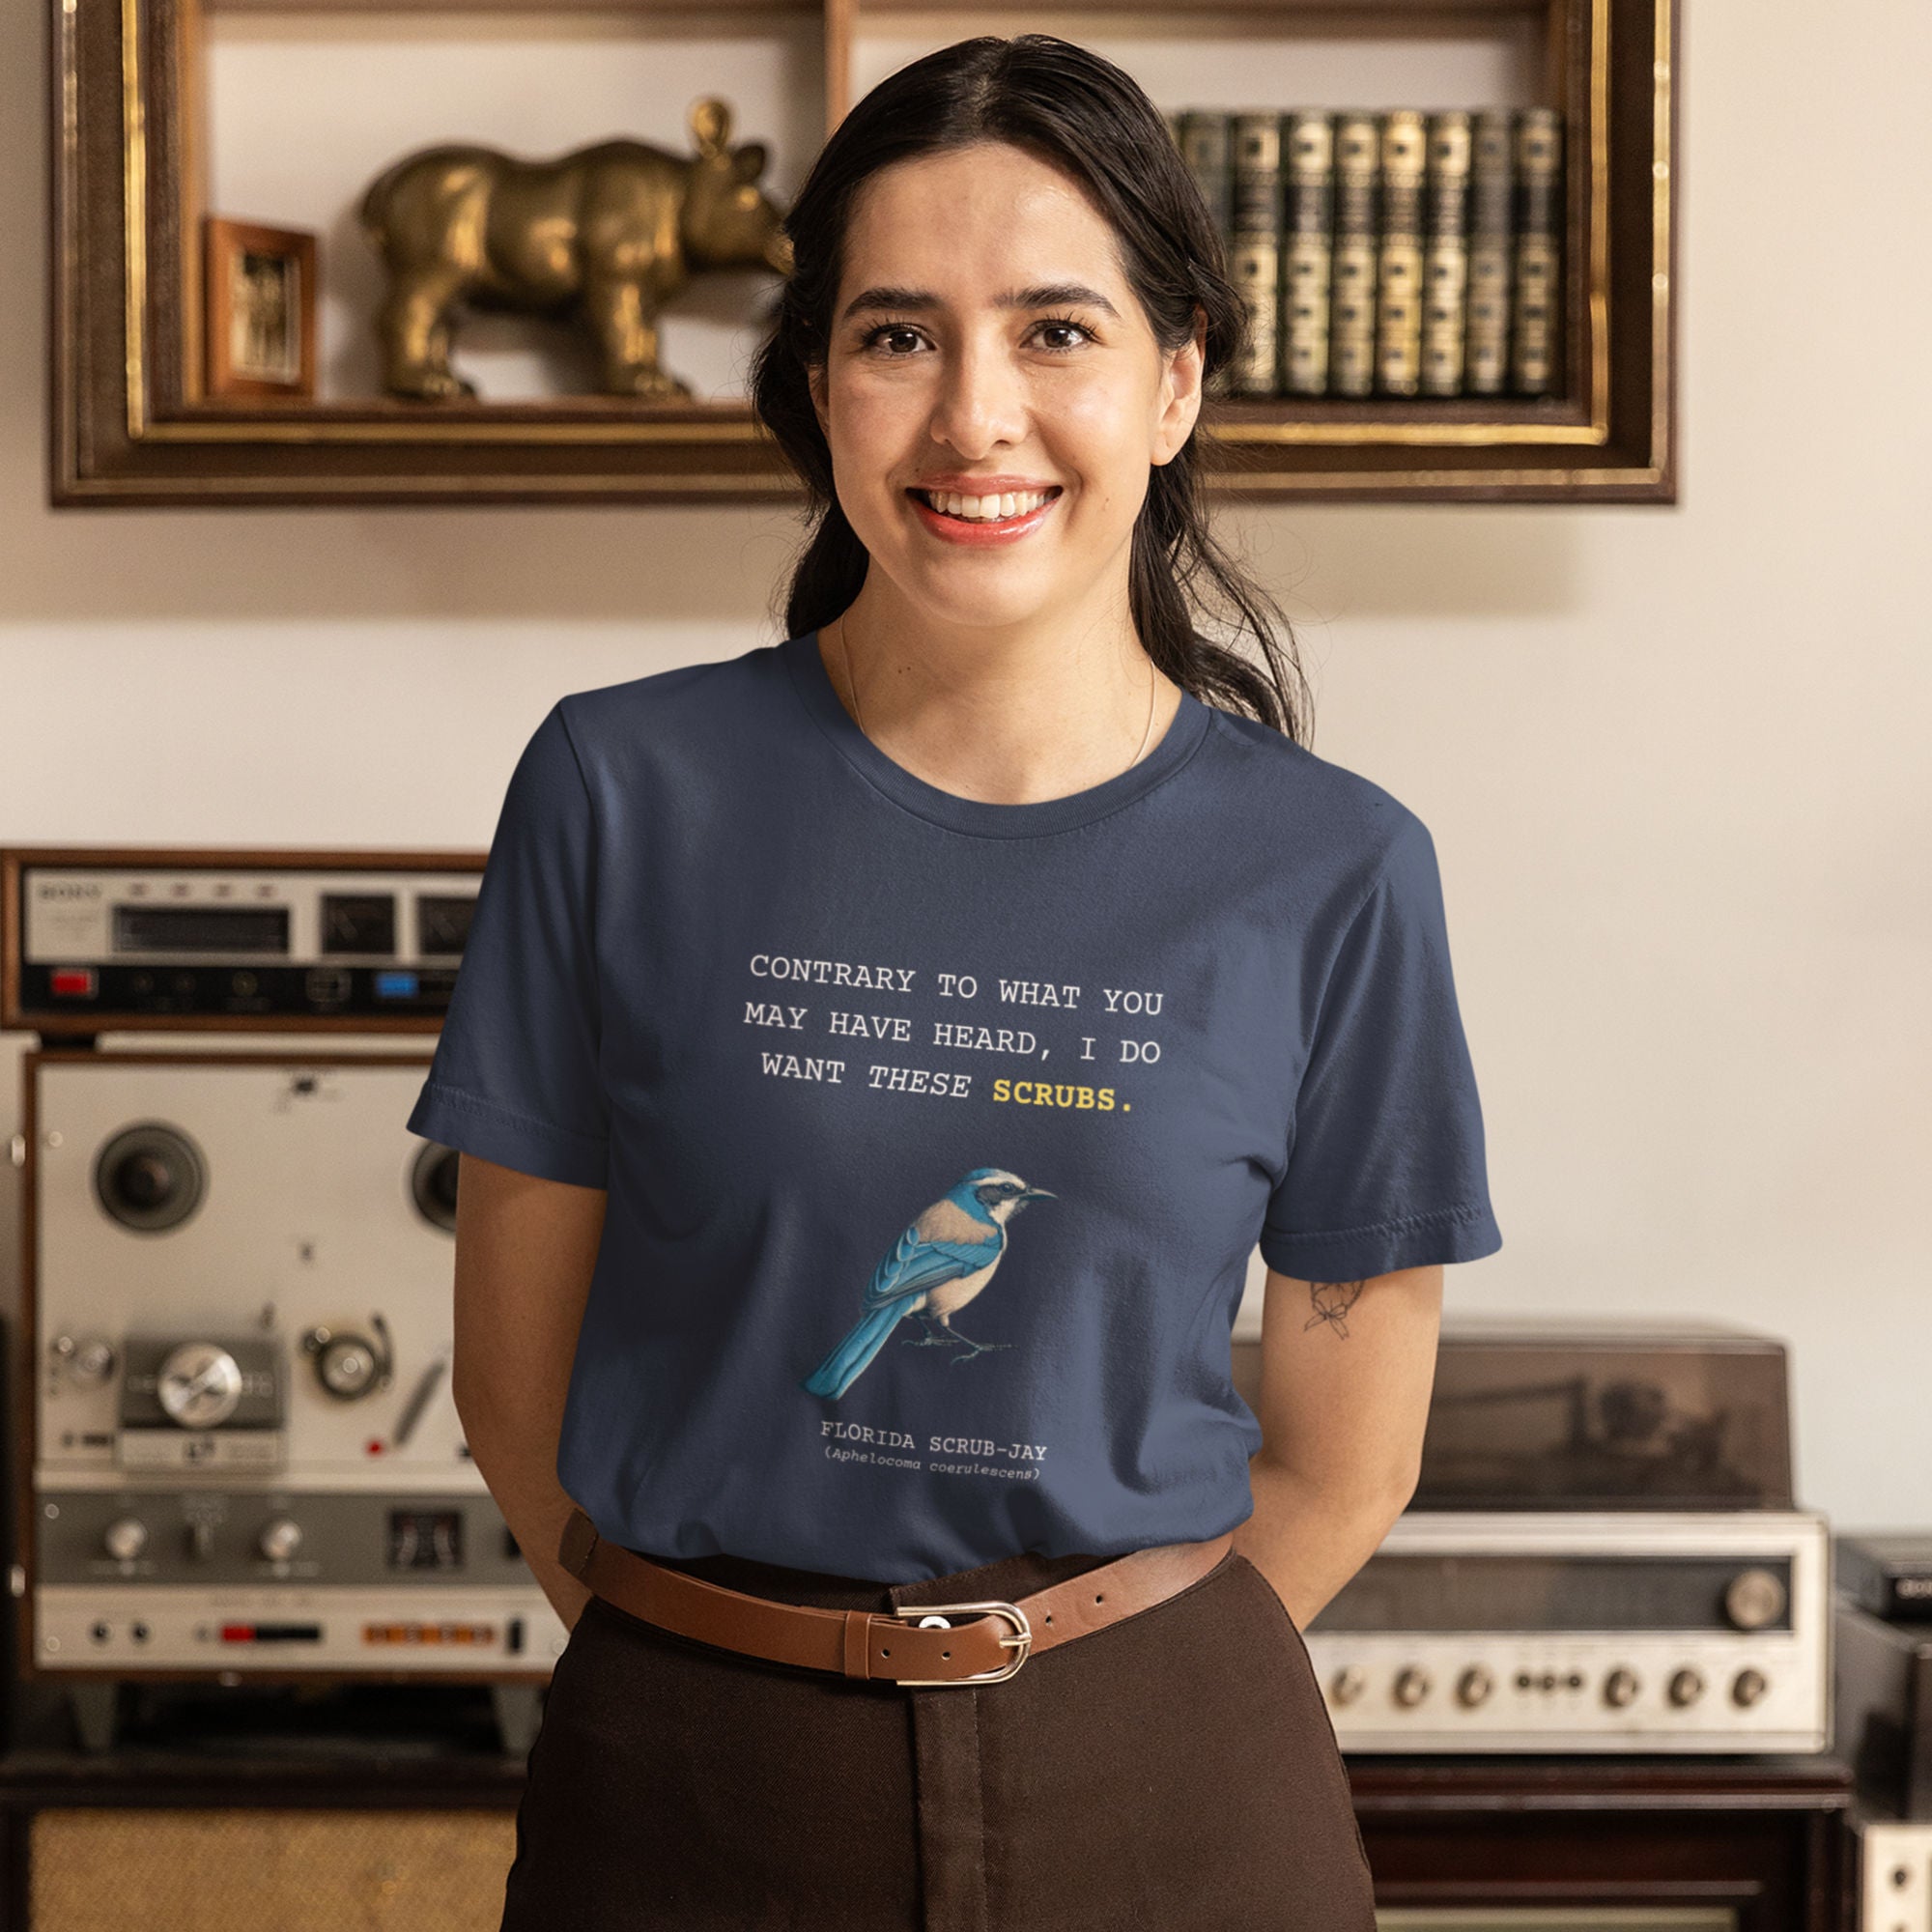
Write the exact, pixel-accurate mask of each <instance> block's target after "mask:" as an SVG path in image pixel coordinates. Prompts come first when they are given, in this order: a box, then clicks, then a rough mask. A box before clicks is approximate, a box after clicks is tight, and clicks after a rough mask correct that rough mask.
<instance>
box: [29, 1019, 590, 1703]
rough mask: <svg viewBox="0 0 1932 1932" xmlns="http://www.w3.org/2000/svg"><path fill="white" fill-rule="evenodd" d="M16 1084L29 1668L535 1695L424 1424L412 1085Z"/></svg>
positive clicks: (429, 1349) (426, 1260)
mask: <svg viewBox="0 0 1932 1932" xmlns="http://www.w3.org/2000/svg"><path fill="white" fill-rule="evenodd" d="M25 1065H26V1078H27V1083H28V1094H27V1104H26V1109H25V1121H26V1128H25V1140H26V1143H27V1149H28V1153H27V1166H28V1198H29V1202H30V1204H31V1206H30V1223H31V1232H30V1236H29V1242H28V1257H27V1267H26V1290H27V1293H26V1296H25V1313H24V1318H23V1328H24V1338H23V1347H22V1350H21V1354H22V1357H23V1372H22V1396H23V1398H24V1400H23V1401H22V1403H21V1405H20V1406H21V1408H22V1411H23V1413H24V1416H25V1418H26V1421H27V1424H28V1428H29V1431H30V1439H29V1441H28V1442H27V1443H26V1444H25V1446H24V1462H25V1467H26V1468H27V1470H28V1472H29V1478H30V1495H29V1498H28V1502H27V1506H26V1508H25V1510H24V1511H23V1520H22V1524H21V1531H22V1534H21V1561H22V1567H23V1571H24V1577H25V1582H26V1587H27V1593H28V1594H27V1605H26V1608H27V1610H28V1614H27V1616H26V1617H25V1618H24V1619H23V1622H24V1627H25V1628H24V1632H23V1639H22V1651H23V1658H22V1662H23V1663H24V1664H25V1665H26V1667H27V1669H28V1670H29V1671H30V1672H31V1673H33V1674H36V1675H39V1676H42V1677H56V1676H58V1677H65V1678H69V1679H71V1680H76V1681H78V1680H84V1679H89V1678H92V1679H94V1680H97V1681H100V1680H119V1679H126V1678H130V1677H135V1676H139V1675H144V1674H148V1673H161V1674H167V1675H174V1674H178V1673H181V1672H184V1671H187V1672H195V1673H206V1674H209V1675H217V1676H220V1677H222V1678H224V1679H226V1680H228V1681H235V1679H236V1677H237V1675H238V1674H246V1673H259V1674H266V1675H273V1676H277V1677H283V1676H286V1675H287V1674H288V1673H302V1674H314V1673H324V1674H328V1675H348V1676H355V1677H361V1678H366V1677H370V1676H376V1675H381V1676H385V1677H393V1676H397V1675H410V1676H421V1675H443V1676H457V1677H463V1678H465V1679H468V1680H469V1681H478V1680H488V1681H493V1682H500V1683H510V1684H514V1683H519V1682H525V1683H527V1682H541V1681H543V1680H544V1679H546V1678H547V1676H548V1673H549V1668H550V1665H551V1663H552V1662H553V1661H554V1658H555V1656H556V1655H557V1653H558V1652H559V1651H560V1650H561V1648H562V1645H563V1640H564V1631H563V1626H562V1624H561V1622H560V1621H559V1620H558V1618H557V1617H556V1614H555V1612H554V1610H553V1609H552V1608H551V1606H550V1604H549V1601H548V1599H547V1598H545V1596H544V1595H543V1593H542V1591H541V1589H540V1588H539V1587H538V1585H537V1583H536V1581H535V1578H534V1577H532V1576H531V1575H530V1572H529V1570H528V1568H527V1566H526V1564H525V1563H524V1561H523V1560H522V1557H521V1556H520V1554H519V1553H518V1551H517V1548H516V1547H515V1544H514V1542H513V1541H512V1539H511V1537H510V1534H509V1531H508V1528H507V1526H506V1525H505V1523H504V1521H503V1519H502V1516H501V1514H500V1512H499V1511H498V1510H497V1507H496V1504H495V1502H494V1501H493V1500H492V1498H491V1496H490V1494H489V1492H488V1490H487V1489H486V1487H485V1485H484V1482H483V1478H482V1474H481V1472H480V1471H479V1470H478V1469H477V1467H476V1465H475V1463H473V1462H472V1461H471V1460H470V1458H469V1450H468V1447H467V1445H466V1443H465V1441H464V1432H463V1427H462V1424H461V1422H460V1420H459V1418H458V1416H457V1413H456V1409H455V1406H454V1404H453V1402H452V1401H451V1397H450V1383H449V1366H450V1354H451V1331H452V1309H451V1295H450V1284H451V1264H452V1255H453V1245H452V1240H451V1233H452V1229H453V1224H454V1218H455V1187H456V1168H457V1156H456V1154H455V1153H454V1151H452V1150H449V1149H447V1148H440V1147H438V1146H435V1145H433V1144H430V1143H426V1142H423V1141H420V1140H418V1139H416V1138H415V1137H414V1136H412V1135H411V1134H410V1133H408V1132H407V1131H406V1129H405V1127H404V1124H403V1122H405V1120H406V1119H407V1117H408V1114H409V1111H410V1107H411V1104H412V1100H413V1098H414V1095H415V1093H416V1091H417V1089H418V1088H419V1087H420V1085H421V1082H422V1078H423V1073H424V1069H425V1067H426V1066H427V1065H428V1061H427V1057H426V1056H410V1057H407V1058H404V1057H380V1056H371V1057H368V1058H355V1057H345V1056H325V1055H317V1056H313V1057H311V1056H305V1055H273V1054H259V1053H251V1052H243V1051H227V1052H218V1053H210V1054H206V1055H199V1056H198V1055H195V1054H190V1053H173V1052H168V1053H153V1054H146V1053H135V1052H125V1053H109V1054H99V1053H86V1052H71V1051H43V1052H37V1053H31V1054H29V1055H28V1056H26V1063H25ZM85 1721H86V1720H85V1719H83V1722H85Z"/></svg>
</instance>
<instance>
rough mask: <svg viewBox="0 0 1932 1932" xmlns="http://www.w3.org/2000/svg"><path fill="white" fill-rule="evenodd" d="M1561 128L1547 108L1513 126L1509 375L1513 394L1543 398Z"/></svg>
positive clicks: (1552, 335)
mask: <svg viewBox="0 0 1932 1932" xmlns="http://www.w3.org/2000/svg"><path fill="white" fill-rule="evenodd" d="M1561 133H1562V130H1561V124H1560V123H1559V121H1558V119H1557V115H1556V112H1555V110H1554V109H1553V108H1549V107H1526V108H1524V109H1523V111H1522V118H1521V119H1520V121H1519V122H1518V124H1517V136H1516V172H1517V221H1516V291H1515V298H1516V317H1515V327H1514V330H1513V346H1512V351H1511V374H1512V375H1513V377H1514V378H1515V383H1516V388H1517V393H1518V394H1519V395H1524V396H1547V395H1548V393H1549V390H1550V386H1551V370H1552V364H1553V358H1554V350H1555V343H1556V308H1557V291H1558V286H1559V284H1558V266H1559V259H1560V253H1561V244H1560V239H1559V231H1558V222H1559V221H1560V219H1561V216H1562V179H1563V143H1562V138H1561Z"/></svg>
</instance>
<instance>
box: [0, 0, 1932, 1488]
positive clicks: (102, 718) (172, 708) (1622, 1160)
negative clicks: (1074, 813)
mask: <svg viewBox="0 0 1932 1932" xmlns="http://www.w3.org/2000/svg"><path fill="white" fill-rule="evenodd" d="M43 13H44V10H43V9H23V8H12V9H7V10H5V11H4V13H0V160H4V167H0V261H4V262H5V263H6V264H8V265H9V266H8V269H7V271H6V272H5V273H4V274H0V330H4V335H0V344H4V347H0V426H4V432H5V433H4V435H0V529H4V531H5V538H4V558H5V560H4V567H0V652H4V656H0V840H6V841H15V842H19V841H46V840H57V839H59V840H75V841H94V840H114V841H129V842H133V841H149V840H157V841H170V842H182V843H225V842H235V841H238V840H241V839H248V840H256V841H260V842H264V843H285V842H293V843H304V844H316V845H330V846H339V845H348V846H354V845H361V844H370V845H382V844H390V845H399V844H430V845H441V844H455V845H481V844H482V843H484V842H485V841H486V840H487V838H488V837H489V834H490V830H491V827H492V825H493V823H494V820H495V814H496V810H497V805H498V803H499V802H500V798H501V794H502V787H503V784H504V781H505V780H506V778H507V776H508V773H509V769H510V765H511V763H512V761H513V759H514V757H515V755H516V753H517V752H518V750H519V749H520V748H521V746H522V744H523V742H524V740H525V738H526V735H527V733H528V731H529V730H530V729H531V728H532V727H533V725H534V724H535V722H536V720H537V719H538V718H539V717H540V716H541V715H542V713H543V711H544V710H545V708H547V706H548V705H549V703H550V701H551V700H552V698H553V697H554V696H556V695H557V694H558V693H559V692H562V691H566V690H572V689H577V688H581V687H584V686H589V685H594V684H599V683H603V682H608V681H611V680H614V679H617V678H621V677H626V676H634V675H638V674H639V673H641V672H644V671H648V670H652V669H657V668H664V667H667V666H670V665H675V664H679V663H684V662H688V661H693V660H698V659H704V658H711V657H719V656H724V655H727V654H729V653H733V652H735V651H738V650H740V649H743V648H745V647H746V645H747V644H749V643H751V642H753V641H756V640H759V639H769V638H770V636H771V635H772V633H771V631H770V630H769V628H768V623H767V616H766V612H767V609H768V606H769V603H770V593H771V590H772V587H773V586H774V584H775V582H776V581H777V579H778V575H779V573H780V571H781V568H782V566H783V563H784V561H785V558H786V556H787V555H788V554H789V551H790V547H791V543H792V540H793V526H792V524H791V521H790V516H789V513H788V512H785V511H773V510H748V509H730V508H717V509H658V510H648V509H610V510H541V511H538V510H532V511H515V510H504V509H485V510H471V511H454V510H448V511H444V510H413V511H364V512H355V511H349V510H330V511H302V512H278V511H263V512H222V511H203V512H174V511H166V512H161V511H118V512H98V511H97V512H74V511H70V512H67V513H65V514H61V515H55V514H53V513H51V512H49V511H48V510H47V509H46V507H45V484H44V476H45V470H46V461H45V450H44V435H45V429H44V421H45V405H44V397H43V368H44V365H45V353H44V352H45V343H44V303H45V292H44V287H43V260H44V239H43V221H44V216H43V208H44V200H45V159H44V151H45V128H44V86H43V78H42V72H43V58H44V43H43V22H42V18H41V15H42V14H43ZM962 31H963V29H962ZM1928 72H1932V14H1928V13H1927V11H1926V10H1925V8H1924V7H1923V6H1922V5H1920V4H1918V0H1865V4H1863V5H1861V6H1860V7H1859V8H1856V9H1853V10H1850V11H1849V12H1847V11H1846V10H1842V9H1840V10H1836V11H1835V12H1834V11H1833V10H1830V9H1820V8H1817V7H1815V6H1806V5H1800V4H1797V0H1767V4H1765V5H1762V6H1758V7H1752V8H1738V7H1734V6H1723V5H1718V4H1713V0H1689V4H1688V6H1687V8H1686V17H1685V43H1684V58H1683V61H1682V64H1681V70H1680V74H1679V85H1680V88H1681V91H1682V97H1683V100H1684V113H1683V128H1682V149H1681V152H1680V155H1679V180H1680V185H1681V189H1682V194H1683V201H1682V209H1681V221H1682V257H1681V280H1680V297H1681V303H1682V311H1681V312H1682V325H1683V326H1682V349H1683V364H1682V390H1681V394H1682V425H1683V435H1684V442H1683V463H1682V471H1683V488H1682V501H1681V502H1680V503H1679V504H1678V505H1677V506H1676V507H1675V508H1655V507H1628V508H1601V509H1586V510H1572V509H1565V508H1561V507H1540V506H1539V507H1531V506H1509V507H1500V508H1480V507H1467V508H1464V507H1450V506H1419V507H1415V508H1406V507H1379V506H1359V507H1349V506H1335V507H1326V506H1302V507H1293V506H1284V507H1280V508H1275V507H1265V508H1251V509H1247V510H1244V511H1241V512H1240V513H1238V514H1231V515H1230V516H1229V519H1228V523H1229V527H1230V529H1231V530H1233V531H1235V532H1236V533H1237V534H1238V535H1239V536H1240V537H1241V538H1242V539H1243V541H1244V542H1245V543H1246V544H1247V545H1248V547H1249V548H1250V550H1251V553H1252V554H1253V555H1254V557H1255V558H1256V560H1257V561H1259V562H1260V563H1261V565H1262V566H1263V567H1264V570H1265V571H1266V573H1267V575H1268V577H1269V579H1270V581H1271V582H1273V583H1274V585H1275V586H1276V587H1277V589H1278V590H1280V591H1281V592H1282V593H1283V594H1284V597H1285V599H1286V601H1287V602H1288V604H1289V608H1290V610H1291V611H1292V612H1293V614H1294V616H1295V617H1296V620H1297V622H1298V624H1299V627H1300V635H1301V639H1302V642H1303V647H1304V650H1305V653H1306V655H1307V658H1308V662H1309V665H1310V668H1311V673H1312V675H1313V676H1314V678H1315V681H1316V684H1317V688H1318V694H1319V700H1320V728H1319V731H1318V735H1317V739H1316V748H1317V749H1318V750H1319V751H1321V753H1323V754H1324V755H1326V756H1329V757H1332V758H1336V759H1338V760H1340V761H1341V762H1343V763H1345V764H1349V765H1351V766H1353V767H1355V768H1356V769H1358V770H1360V771H1362V772H1365V773H1367V774H1369V775H1370V776H1372V777H1374V778H1376V779H1377V780H1378V781H1381V782H1382V783H1384V784H1386V785H1387V786H1388V787H1389V788H1390V789H1391V790H1393V791H1394V792H1396V793H1397V795H1398V796H1400V797H1402V798H1403V799H1405V800H1406V802H1407V803H1408V804H1410V805H1411V806H1413V807H1414V808H1415V810H1418V811H1419V812H1420V813H1421V814H1422V816H1423V817H1424V818H1425V819H1426V820H1427V821H1428V823H1429V825H1430V826H1431V828H1432V830H1433V831H1434V833H1435V838H1436V842H1437V847H1438V850H1439V852H1440V855H1441V860H1442V867H1443V874H1444V881H1445V887H1446V891H1447V895H1448V903H1449V910H1450V922H1451V932H1452V938H1453V942H1454V946H1455V951H1456V960H1457V969H1458V978H1459V984H1460V988H1461V993H1462V1000H1463V1014H1464V1019H1465V1024H1466V1026H1467V1029H1468V1033H1469V1037H1470V1042H1471V1047H1472V1051H1473V1053H1474V1056H1475V1062H1476V1067H1477V1072H1478V1075H1479V1078H1480V1081H1481V1085H1482V1091H1483V1096H1484V1103H1485V1111H1486V1117H1487V1121H1488V1125H1489V1134H1490V1152H1491V1175H1492V1188H1493V1194H1494V1199H1495V1205H1496V1211H1497V1215H1498V1218H1499V1219H1500V1221H1501V1224H1502V1227H1503V1232H1504V1236H1505V1246H1504V1248H1503V1251H1502V1252H1501V1253H1500V1254H1499V1255H1497V1256H1495V1257H1494V1258H1492V1260H1490V1261H1487V1262H1484V1263H1480V1264H1475V1265H1473V1266H1470V1267H1466V1268H1463V1269H1460V1270H1452V1271H1451V1276H1450V1295H1451V1300H1452V1303H1454V1304H1456V1305H1461V1306H1465V1307H1475V1306H1493V1307H1509V1308H1518V1309H1545V1308H1560V1309H1576V1310H1590V1311H1630V1310H1669V1311H1675V1312H1683V1313H1693V1314H1702V1315H1708V1316H1716V1317H1724V1318H1731V1319H1736V1320H1740V1321H1746V1322H1748V1323H1751V1324H1754V1325H1757V1326H1760V1327H1762V1328H1765V1329H1768V1330H1771V1331H1772V1332H1775V1333H1776V1334H1778V1335H1781V1336H1783V1337H1785V1338H1787V1339H1788V1341H1789V1342H1790V1344H1791V1346H1792V1350H1793V1356H1794V1365H1795V1382H1794V1388H1795V1402H1796V1415H1797V1426H1798V1446H1799V1452H1800V1488H1801V1493H1802V1495H1803V1497H1804V1499H1805V1500H1806V1501H1808V1502H1810V1503H1812V1504H1815V1505H1818V1506H1820V1507H1823V1508H1826V1509H1828V1510H1830V1511H1832V1512H1833V1515H1834V1516H1835V1517H1836V1518H1837V1519H1838V1520H1839V1522H1840V1525H1841V1526H1861V1525H1864V1526H1870V1525H1879V1524H1893V1525H1901V1526H1902V1525H1916V1524H1927V1523H1932V1494H1928V1492H1927V1483H1926V1481H1925V1474H1924V1472H1925V1470H1926V1468H1927V1465H1928V1463H1932V1401H1928V1399H1927V1374H1928V1366H1932V1293H1928V1290H1932V1278H1928V1276H1932V1270H1929V1269H1928V1264H1927V1261H1926V1252H1925V1249H1924V1247H1923V1246H1922V1245H1921V1242H1922V1240H1923V1238H1924V1236H1923V1235H1922V1233H1919V1232H1915V1230H1916V1228H1917V1223H1916V1221H1915V1219H1914V1216H1915V1215H1916V1214H1917V1213H1918V1212H1919V1211H1920V1209H1915V1208H1913V1207H1912V1206H1911V1204H1912V1202H1913V1201H1914V1200H1918V1201H1919V1202H1920V1203H1921V1205H1922V1204H1923V1202H1924V1201H1925V1199H1926V1196H1927V1193H1928V1189H1927V1184H1926V1177H1927V1173H1928V1168H1932V1098H1928V1095H1932V1020H1928V1017H1927V1013H1928V1004H1932V987H1928V973H1927V968H1928V964H1932V867H1928V862H1927V861H1928V854H1927V837H1926V835H1927V830H1928V823H1927V821H1928V816H1932V812H1928V797H1932V793H1928V778H1927V759H1926V753H1925V743H1926V737H1927V724H1928V704H1927V699H1928V696H1932V668H1928V657H1932V652H1928V645H1932V636H1928V632H1932V626H1928V623H1927V618H1926V614H1925V607H1926V602H1927V598H1928V592H1932V583H1928V573H1927V566H1926V563H1925V557H1926V555H1927V554H1928V546H1927V545H1926V542H1925V536H1924V525H1925V523H1926V520H1927V512H1928V509H1932V491H1928V488H1927V481H1928V479H1927V467H1928V458H1927V451H1928V448H1932V408H1928V395H1932V389H1928V380H1927V375H1926V369H1925V361H1924V355H1925V351H1924V343H1925V339H1926V321H1925V318H1926V316H1927V314H1928V313H1932V251H1928V249H1927V247H1926V245H1925V235H1924V228H1923V218H1922V212H1921V211H1919V210H1918V201H1917V200H1916V199H1915V196H1916V193H1917V185H1922V183H1923V182H1924V181H1925V180H1926V179H1927V178H1928V176H1932V166H1929V165H1928V163H1932V154H1928V148H1932V133H1928V130H1932V90H1928V84H1927V80H1926V75H1927V74H1928ZM781 185H787V184H785V183H783V182H781ZM235 212H253V213H257V214H259V215H260V216H261V217H262V218H273V213H274V211H272V210H256V211H235ZM7 1044H8V1046H9V1048H10V1049H17V1047H18V1045H19V1042H18V1041H17V1040H15V1041H12V1042H8V1043H7ZM11 1067H12V1055H11V1051H10V1053H9V1057H8V1060H7V1062H6V1065H5V1066H4V1067H0V1076H4V1078H5V1080H6V1084H5V1085H4V1086H0V1122H5V1123H6V1125H7V1127H8V1129H9V1130H11V1128H12V1126H13V1125H14V1124H16V1123H17V1081H16V1080H15V1079H14V1078H13V1077H12V1074H11ZM14 1191H15V1192H16V1191H17V1190H14ZM0 1203H4V1206H0V1215H4V1225H0V1238H4V1239H6V1241H7V1243H8V1245H7V1246H6V1247H5V1248H0V1279H4V1280H7V1281H9V1282H11V1279H12V1276H13V1273H14V1260H13V1242H12V1229H13V1228H14V1225H16V1219H17V1201H16V1200H15V1199H14V1197H13V1194H11V1193H10V1194H7V1195H4V1196H0Z"/></svg>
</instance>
